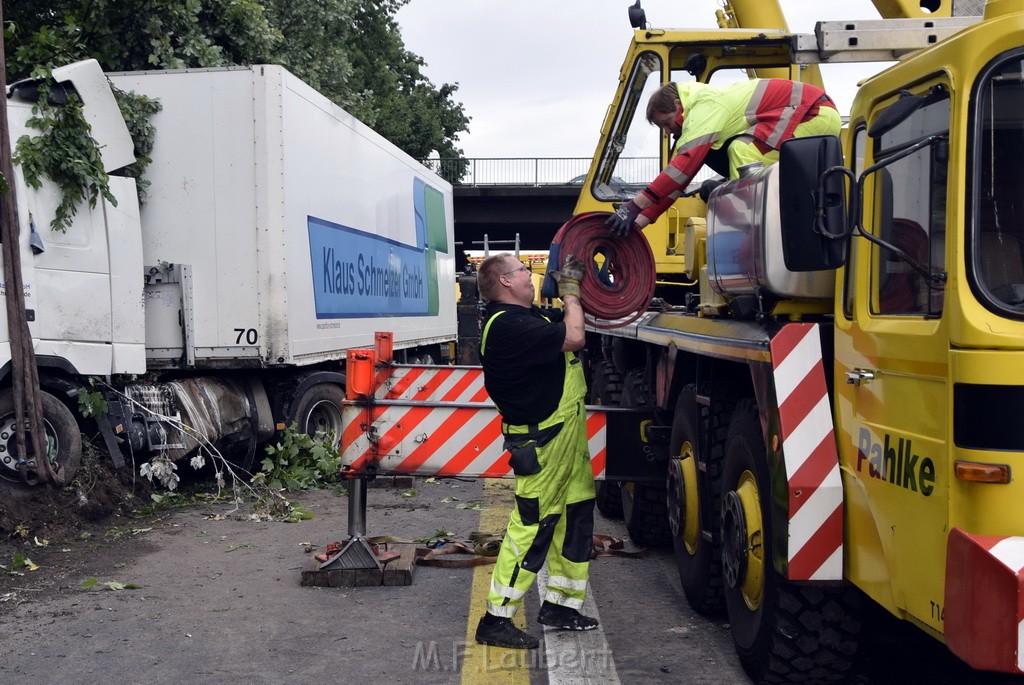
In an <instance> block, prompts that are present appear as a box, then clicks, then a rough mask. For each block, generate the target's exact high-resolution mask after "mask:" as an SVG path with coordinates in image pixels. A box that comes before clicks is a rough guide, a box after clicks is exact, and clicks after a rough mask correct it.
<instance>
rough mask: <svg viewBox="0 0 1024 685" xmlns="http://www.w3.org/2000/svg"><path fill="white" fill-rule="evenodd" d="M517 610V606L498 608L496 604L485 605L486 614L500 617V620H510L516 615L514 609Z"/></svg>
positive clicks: (509, 605)
mask: <svg viewBox="0 0 1024 685" xmlns="http://www.w3.org/2000/svg"><path fill="white" fill-rule="evenodd" d="M518 608H519V605H518V604H508V605H506V606H500V605H498V604H491V603H490V602H488V603H487V613H489V614H494V615H495V616H501V617H502V618H512V617H513V616H515V615H516V609H518Z"/></svg>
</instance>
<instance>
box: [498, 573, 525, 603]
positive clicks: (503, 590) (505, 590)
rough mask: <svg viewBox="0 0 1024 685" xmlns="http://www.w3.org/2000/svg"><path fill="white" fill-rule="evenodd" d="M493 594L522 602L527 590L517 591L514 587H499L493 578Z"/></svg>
mask: <svg viewBox="0 0 1024 685" xmlns="http://www.w3.org/2000/svg"><path fill="white" fill-rule="evenodd" d="M491 594H495V595H500V596H501V597H507V598H508V599H513V600H520V599H522V598H523V597H524V596H525V595H526V590H517V589H516V588H514V587H506V586H504V585H499V584H498V583H497V581H495V580H494V578H491Z"/></svg>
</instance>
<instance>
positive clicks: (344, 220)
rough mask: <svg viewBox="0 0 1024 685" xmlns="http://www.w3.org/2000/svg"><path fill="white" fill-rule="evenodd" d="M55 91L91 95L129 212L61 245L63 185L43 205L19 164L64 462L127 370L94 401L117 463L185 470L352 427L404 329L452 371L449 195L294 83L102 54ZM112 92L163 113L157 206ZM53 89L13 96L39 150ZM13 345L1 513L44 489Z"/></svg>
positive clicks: (32, 326) (28, 293) (117, 210)
mask: <svg viewBox="0 0 1024 685" xmlns="http://www.w3.org/2000/svg"><path fill="white" fill-rule="evenodd" d="M52 84H53V85H52V87H53V88H55V89H61V90H63V91H73V92H75V93H76V94H77V95H78V97H79V98H80V99H81V100H82V102H83V106H84V114H85V118H86V120H87V121H88V123H89V124H90V126H91V128H92V135H93V137H94V139H95V141H96V143H97V144H98V146H99V148H100V152H101V154H102V157H103V163H104V168H105V170H106V171H107V172H108V173H109V174H110V175H111V177H110V189H111V191H112V193H113V195H114V196H115V198H116V200H117V203H116V206H114V205H113V204H112V203H110V202H107V201H103V200H102V199H101V201H100V202H98V203H97V204H96V206H95V207H94V208H90V207H89V206H88V204H87V203H83V204H82V205H80V206H79V207H78V208H77V214H76V216H75V218H74V223H73V224H72V225H71V226H70V227H69V228H68V229H67V231H66V232H60V231H55V230H51V229H50V226H49V223H50V220H51V219H52V218H53V216H54V212H55V209H56V207H57V205H58V203H59V201H60V195H59V193H60V191H59V189H58V188H57V186H56V185H54V184H53V183H51V182H49V181H45V180H44V182H43V184H42V187H41V188H39V189H32V188H30V187H28V186H27V185H26V183H25V181H24V179H23V178H22V174H21V170H20V169H18V168H17V167H16V168H15V178H14V183H13V184H12V186H13V188H14V189H15V191H16V195H17V209H18V215H19V224H20V226H19V235H20V250H19V252H20V256H21V263H22V271H23V292H24V295H25V302H26V305H25V306H26V316H27V318H28V320H29V322H30V323H29V330H30V332H31V336H32V345H33V348H34V350H35V354H36V360H37V363H38V368H39V376H40V386H41V388H42V390H43V396H42V405H43V419H44V425H45V430H46V437H47V442H46V445H47V449H48V451H49V454H48V458H49V459H50V460H51V462H52V463H54V464H55V465H59V466H61V467H62V470H63V477H64V480H65V481H68V480H70V479H71V477H73V475H74V472H75V470H76V469H77V468H78V464H79V461H80V456H81V439H80V433H79V425H78V419H79V417H77V415H76V414H77V405H78V395H79V389H80V388H82V387H83V386H84V385H85V384H86V383H87V382H88V381H89V379H90V377H93V378H95V377H103V378H104V379H106V380H107V381H110V380H112V379H117V378H124V376H121V375H122V374H129V376H127V377H128V378H129V379H130V380H129V382H127V383H121V384H119V385H117V384H114V383H111V384H110V385H108V384H107V383H103V384H98V385H95V386H90V388H89V389H90V391H95V390H96V388H99V390H100V392H103V393H104V394H105V395H106V399H107V400H108V403H109V404H108V407H109V409H108V412H107V413H106V415H105V416H103V417H101V420H100V421H99V423H100V424H101V426H100V427H101V432H102V433H103V434H104V436H105V437H106V439H107V446H108V448H110V449H111V451H112V456H113V457H114V459H115V462H116V463H118V462H119V463H122V464H123V463H124V457H126V456H131V458H132V461H133V463H135V464H138V463H140V462H145V461H146V460H148V459H151V458H152V457H153V456H154V455H162V456H163V457H166V458H168V459H170V460H171V461H177V460H180V459H182V458H185V457H187V456H189V455H190V454H192V453H194V451H195V450H196V448H197V437H198V439H199V440H201V441H203V442H206V441H209V444H210V445H213V446H216V448H217V449H218V450H219V451H221V452H222V453H223V454H225V455H227V456H232V457H233V458H234V460H235V461H236V463H239V464H242V465H244V466H247V467H249V466H251V465H252V464H253V463H254V462H255V461H256V459H255V456H256V454H257V452H258V450H259V448H260V446H261V445H262V444H263V443H265V442H266V441H268V440H269V439H270V438H271V437H272V436H273V435H274V433H275V430H276V429H278V428H281V427H282V426H285V425H290V423H291V422H293V421H294V422H296V423H297V424H298V427H299V430H301V431H303V432H307V433H310V434H312V433H314V432H315V431H318V430H328V429H337V428H338V426H339V425H340V413H339V405H340V403H341V400H342V398H343V397H344V383H345V369H344V366H343V364H344V359H345V355H346V350H348V349H350V348H365V347H372V346H373V345H374V333H375V331H380V330H388V331H392V332H393V335H394V340H393V344H394V349H395V350H396V351H397V355H398V357H399V358H401V359H405V360H407V361H414V362H417V363H431V362H440V361H442V359H443V358H445V357H447V356H450V355H451V353H452V346H453V343H454V341H455V339H456V333H457V326H456V317H455V274H454V268H455V267H454V234H453V231H454V223H453V217H452V190H451V185H450V184H449V183H447V182H445V181H444V180H443V179H441V178H440V177H439V176H437V175H436V174H434V173H433V172H431V171H430V170H428V169H427V168H425V167H423V166H422V165H421V164H419V163H418V162H416V160H414V159H413V158H411V157H409V156H408V155H406V154H405V153H403V152H402V151H400V150H399V149H398V148H397V147H395V146H394V145H392V144H391V143H389V142H388V141H386V140H385V139H384V138H383V137H381V136H380V135H378V134H376V133H375V132H374V131H372V130H371V129H370V128H369V127H367V126H365V125H364V124H362V123H361V122H359V121H357V120H356V119H355V118H354V117H352V116H351V115H349V114H348V113H346V112H345V111H344V110H342V109H340V108H339V107H337V106H335V105H334V104H332V103H331V102H330V101H329V100H328V99H327V98H325V97H323V96H322V95H321V94H319V93H317V92H316V91H315V90H314V89H312V88H311V87H309V86H308V85H306V84H305V83H303V82H302V81H300V80H299V79H298V78H296V77H295V76H294V75H292V74H290V73H289V72H288V71H286V70H285V69H284V68H282V67H279V66H273V65H257V66H253V67H239V68H227V69H202V70H177V71H151V72H133V73H116V74H114V73H111V74H104V73H102V71H101V70H100V67H99V65H98V64H97V63H96V62H95V61H94V60H87V61H83V62H78V63H75V64H72V65H68V66H65V67H61V68H58V69H54V70H53V81H52ZM111 84H113V85H114V86H115V87H116V88H118V89H120V90H122V91H134V92H136V93H139V94H142V95H145V96H147V97H150V98H155V99H157V100H158V101H159V102H160V104H161V105H162V110H161V111H160V112H159V113H158V114H156V115H155V116H154V117H153V120H152V123H153V124H154V125H155V128H156V136H155V145H154V149H153V151H152V153H151V157H152V160H153V161H152V163H151V164H150V165H149V167H148V169H147V170H146V174H145V178H146V180H148V181H150V183H151V184H150V186H149V188H148V193H147V197H146V200H145V201H144V202H143V203H141V205H140V202H139V200H138V196H137V193H136V182H135V180H134V179H132V178H129V177H127V176H125V175H120V174H119V170H122V169H123V168H124V167H125V166H126V165H129V164H131V163H133V162H134V161H135V155H134V148H133V143H132V139H131V137H130V135H129V133H128V129H127V127H126V124H125V121H124V119H123V118H122V115H121V112H120V110H119V109H118V107H117V104H116V102H115V99H114V97H113V94H112V91H111ZM36 85H38V84H36ZM37 92H38V89H37V88H35V87H33V84H32V83H31V82H21V83H18V84H13V85H12V86H11V87H10V88H9V92H8V112H9V120H10V129H11V140H12V141H16V140H18V138H19V137H20V136H22V135H29V136H34V135H38V133H39V131H36V130H35V129H32V128H28V127H27V124H26V122H27V120H28V119H29V117H30V116H31V108H32V104H33V102H32V99H33V97H37V95H35V94H36V93H37ZM35 230H37V231H38V234H36V233H34V232H33V231H35ZM30 238H31V241H32V242H33V243H35V247H36V249H35V250H34V249H33V246H32V245H30ZM39 248H41V251H40V249H39ZM5 306H6V305H4V304H3V303H2V302H0V307H5ZM9 341H10V336H9V334H8V326H7V319H6V312H4V313H3V314H0V369H2V370H0V383H2V385H0V497H3V496H4V492H5V491H6V492H8V493H13V492H14V491H16V490H19V489H20V490H24V489H26V488H27V485H26V484H25V483H24V482H23V479H22V477H21V475H20V473H19V469H18V462H19V460H22V459H25V458H26V456H25V455H19V454H17V453H16V449H15V440H14V425H15V416H14V410H13V404H14V403H13V399H12V391H11V387H10V382H11V381H10V379H11V376H12V374H11V353H10V348H11V345H10V343H9ZM143 374H145V377H146V382H139V381H138V380H136V379H137V378H138V377H139V376H142V375H143ZM154 379H155V381H154ZM111 387H112V388H113V389H111ZM179 421H180V422H181V423H183V424H185V425H188V426H190V427H192V428H193V429H194V431H195V433H194V434H193V433H192V432H188V433H183V432H182V431H181V430H180V429H178V428H177V427H176V426H177V425H178V422H179ZM28 460H29V461H33V460H34V456H33V455H31V454H30V455H28ZM24 470H25V469H21V471H24Z"/></svg>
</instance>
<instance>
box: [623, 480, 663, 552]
mask: <svg viewBox="0 0 1024 685" xmlns="http://www.w3.org/2000/svg"><path fill="white" fill-rule="evenodd" d="M620 490H621V496H622V519H623V521H625V523H626V530H627V531H629V537H630V539H631V540H632V541H633V542H635V543H636V544H637V545H639V546H641V547H665V546H667V545H668V544H669V541H670V540H671V539H672V533H671V531H669V527H668V512H667V511H666V505H665V488H664V487H663V486H661V485H649V484H647V483H622V484H621V485H620Z"/></svg>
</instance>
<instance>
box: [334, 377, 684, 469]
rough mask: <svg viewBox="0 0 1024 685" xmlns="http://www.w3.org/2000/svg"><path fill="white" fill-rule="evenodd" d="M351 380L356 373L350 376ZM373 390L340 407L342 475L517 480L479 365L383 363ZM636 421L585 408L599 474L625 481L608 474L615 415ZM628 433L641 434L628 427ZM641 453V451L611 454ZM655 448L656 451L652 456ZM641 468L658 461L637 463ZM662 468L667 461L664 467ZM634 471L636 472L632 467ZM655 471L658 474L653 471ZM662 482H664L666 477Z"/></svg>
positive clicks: (622, 413)
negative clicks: (610, 432) (512, 478)
mask: <svg viewBox="0 0 1024 685" xmlns="http://www.w3.org/2000/svg"><path fill="white" fill-rule="evenodd" d="M350 375H351V374H350ZM372 386H373V393H372V395H370V393H366V394H365V396H363V397H360V398H357V399H346V400H345V402H344V403H343V405H342V408H341V413H342V435H341V452H342V455H341V464H342V466H341V470H342V473H343V474H345V475H346V476H350V477H355V476H361V475H371V474H377V475H384V474H407V475H416V476H462V477H467V478H481V477H482V478H511V477H512V475H513V474H512V468H511V467H510V466H509V463H508V457H509V455H508V452H506V451H505V449H504V447H503V443H504V438H503V436H502V434H501V417H500V415H499V414H498V410H497V408H496V407H495V406H494V403H493V402H492V401H491V399H490V397H489V396H488V395H487V390H486V389H485V388H484V381H483V369H481V368H480V367H478V366H415V365H414V366H404V365H386V366H383V367H380V366H378V367H377V369H376V370H375V372H374V379H373V381H372ZM610 414H615V417H614V418H612V419H611V421H612V423H613V424H614V423H615V422H616V421H620V420H621V421H623V422H627V421H628V422H629V423H630V424H632V425H636V424H637V420H638V418H639V417H638V416H637V414H638V412H631V411H628V410H619V411H616V410H614V409H610V408H608V407H600V406H594V407H590V406H588V407H587V442H588V445H589V447H590V460H591V464H592V466H593V470H594V477H595V478H597V479H603V478H605V477H607V476H615V477H625V476H626V475H628V474H627V473H626V471H625V470H624V469H623V468H622V467H621V466H619V464H618V462H616V463H615V464H613V465H612V473H609V471H608V466H609V464H608V452H609V450H608V440H609V438H608V436H609V430H608V426H609V415H610ZM616 432H620V433H622V434H623V435H626V434H628V435H629V436H630V437H632V436H636V435H638V432H636V431H629V430H626V429H622V430H619V431H616ZM631 449H632V453H633V454H634V455H635V454H636V451H635V450H636V449H640V450H643V447H640V448H637V447H636V446H633V447H632V448H627V447H623V448H622V449H620V450H613V451H617V452H620V453H627V452H630V451H631ZM655 452H656V449H654V448H651V449H650V451H649V454H650V455H653V454H654V453H655ZM632 461H635V462H639V466H640V468H641V470H642V469H644V468H646V467H647V465H648V464H657V463H659V462H657V461H655V460H654V458H653V456H652V457H651V458H650V459H634V460H632ZM660 464H661V466H662V469H663V468H664V462H660ZM634 470H635V469H634ZM655 470H656V469H655ZM659 477H661V478H663V477H664V476H663V475H660V472H659Z"/></svg>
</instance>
